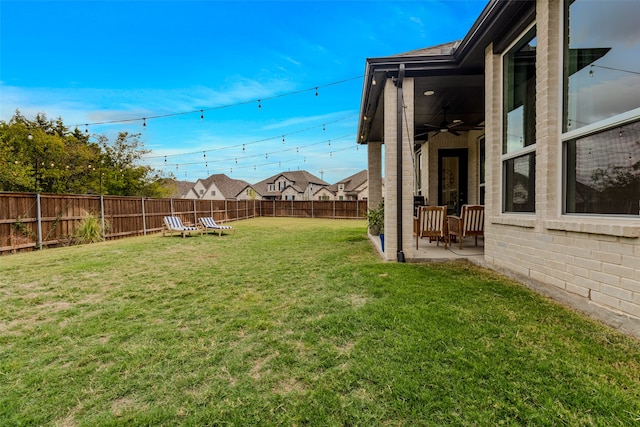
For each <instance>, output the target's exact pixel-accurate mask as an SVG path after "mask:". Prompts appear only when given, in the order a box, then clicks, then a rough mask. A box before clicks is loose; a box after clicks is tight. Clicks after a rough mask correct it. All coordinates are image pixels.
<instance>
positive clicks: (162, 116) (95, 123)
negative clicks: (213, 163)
mask: <svg viewBox="0 0 640 427" xmlns="http://www.w3.org/2000/svg"><path fill="white" fill-rule="evenodd" d="M363 77H366V76H362V75H360V76H356V77H349V78H346V79H343V80H338V81H335V82H331V83H326V84H324V85H320V86H314V87H312V88H308V89H301V90H297V91H292V92H286V93H282V94H279V95H273V96H270V97H268V98H261V99H257V100H256V99H253V100H249V101H242V102H237V103H234V104H225V105H220V106H217V107H211V108H204V109H198V110H191V111H182V112H174V113H167V114H158V115H155V116H149V117H146V118H145V117H133V118H128V119H119V120H107V121H102V122H93V123H87V124H86V125H87V126H94V125H107V124H115V123H127V122H134V121H139V120H145V119H160V118H166V117H176V116H181V115H186V114H193V113H194V112H200V114H201V118H203V117H204V112H205V111H214V110H221V109H223V108H231V107H238V106H241V105H246V104H251V103H253V102H256V101H257V102H258V108H262V105H261V102H262V101H266V100H272V99H277V98H283V97H286V96H292V95H297V94H300V93H303V92H308V91H311V90H315V91H316V93H318V90H319V89H320V88H323V87H330V86H336V85H339V84H343V83H347V82H350V81H353V80H357V79H361V78H363ZM79 126H81V124H78V125H73V127H79Z"/></svg>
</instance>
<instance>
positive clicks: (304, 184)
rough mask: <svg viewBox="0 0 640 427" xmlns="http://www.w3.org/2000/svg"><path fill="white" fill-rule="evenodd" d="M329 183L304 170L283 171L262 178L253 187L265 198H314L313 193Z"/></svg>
mask: <svg viewBox="0 0 640 427" xmlns="http://www.w3.org/2000/svg"><path fill="white" fill-rule="evenodd" d="M328 185H329V183H328V182H326V181H324V180H322V179H320V178H318V177H317V176H315V175H313V174H311V173H309V172H307V171H304V170H300V171H293V172H291V171H290V172H281V173H279V174H276V175H273V176H271V177H269V178H267V179H265V180H262V181H260V182H258V183H256V184H255V185H253V188H254V189H255V191H256V192H257V193H258V194H260V195H261V198H262V199H263V200H312V199H313V194H314V193H315V192H316V191H317V190H318V189H320V188H321V187H326V186H328Z"/></svg>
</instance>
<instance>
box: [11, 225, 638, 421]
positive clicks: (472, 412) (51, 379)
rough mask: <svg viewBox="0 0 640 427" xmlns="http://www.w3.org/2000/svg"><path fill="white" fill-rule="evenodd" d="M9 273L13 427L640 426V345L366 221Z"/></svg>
mask: <svg viewBox="0 0 640 427" xmlns="http://www.w3.org/2000/svg"><path fill="white" fill-rule="evenodd" d="M233 225H234V226H235V227H236V229H237V233H236V234H235V235H233V234H231V235H224V236H222V237H218V236H217V235H209V236H203V237H199V236H195V237H190V238H186V239H182V238H180V237H162V236H161V235H153V236H147V237H139V238H130V239H123V240H117V241H110V242H105V243H98V244H92V245H85V246H76V247H67V248H59V249H48V250H44V251H41V252H32V253H27V254H18V255H10V256H4V257H0V425H3V426H4V425H12V426H13V425H16V426H18V425H52V426H103V425H107V426H112V425H122V426H132V425H140V426H142V425H144V426H146V425H166V426H173V425H187V426H205V425H206V426H229V425H238V426H249V425H260V426H263V425H267V426H269V425H284V426H302V425H308V426H346V425H349V426H356V425H359V426H377V425H380V426H420V425H425V426H426V425H428V426H432V425H482V426H484V425H496V424H506V425H544V426H547V425H571V426H576V425H578V426H579V425H585V426H586V425H596V426H610V425H620V426H623V425H625V426H628V425H633V424H635V425H638V423H640V341H638V340H636V339H631V338H628V337H625V336H623V335H621V334H619V333H617V332H615V331H613V330H611V329H609V328H607V327H604V326H602V325H600V324H598V323H596V322H593V321H591V320H588V319H586V318H585V317H583V316H582V315H579V314H576V313H575V312H573V311H570V310H567V309H565V308H563V307H561V306H559V305H557V304H555V303H553V302H550V301H549V300H547V299H545V298H543V297H541V296H538V295H536V294H534V293H532V292H530V291H529V290H527V289H525V288H524V287H522V286H520V285H518V284H515V283H514V282H512V281H510V280H507V279H504V278H502V277H500V276H498V275H496V274H494V273H492V272H489V271H487V270H483V269H480V268H478V267H475V266H472V265H470V264H467V263H437V264H428V265H419V264H397V263H385V262H383V261H381V260H380V259H379V258H378V257H377V256H376V255H375V254H374V251H373V249H372V247H371V245H370V243H369V242H368V240H367V239H366V237H365V235H366V224H365V222H364V221H338V220H304V219H284V218H260V219H252V220H247V221H241V222H237V223H234V224H233Z"/></svg>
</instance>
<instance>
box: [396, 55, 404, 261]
mask: <svg viewBox="0 0 640 427" xmlns="http://www.w3.org/2000/svg"><path fill="white" fill-rule="evenodd" d="M403 80H404V64H400V65H399V66H398V80H397V81H396V91H397V96H396V102H397V106H398V111H397V113H398V120H397V125H396V129H397V132H398V133H397V144H398V147H397V150H398V152H397V162H396V174H397V177H396V179H397V189H396V191H397V193H396V196H397V198H398V200H397V207H396V209H397V211H396V219H397V239H398V240H397V242H398V243H397V247H398V252H397V257H398V262H405V261H404V252H403V251H402V146H403V144H402V118H403V116H404V96H403V94H402V82H403Z"/></svg>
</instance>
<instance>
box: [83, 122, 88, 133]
mask: <svg viewBox="0 0 640 427" xmlns="http://www.w3.org/2000/svg"><path fill="white" fill-rule="evenodd" d="M84 126H85V128H84V133H89V125H88V124H85V125H84Z"/></svg>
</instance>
